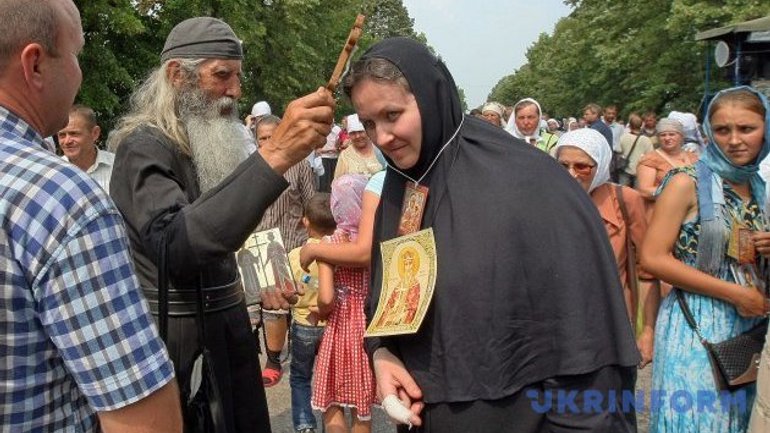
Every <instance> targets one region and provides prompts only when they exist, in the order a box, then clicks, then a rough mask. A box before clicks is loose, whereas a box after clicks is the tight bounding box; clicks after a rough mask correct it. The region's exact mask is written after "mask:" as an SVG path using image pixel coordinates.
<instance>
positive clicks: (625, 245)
mask: <svg viewBox="0 0 770 433" xmlns="http://www.w3.org/2000/svg"><path fill="white" fill-rule="evenodd" d="M554 153H555V156H556V159H557V160H558V161H559V163H560V164H561V165H562V166H564V168H566V169H567V170H568V171H569V174H570V175H572V177H574V178H575V180H577V182H578V183H579V184H580V186H581V187H582V188H583V189H584V190H585V191H586V192H587V193H588V194H589V195H590V196H591V201H593V202H594V204H595V205H596V208H597V209H598V210H599V215H600V216H601V217H602V221H603V222H604V227H605V228H606V229H607V235H608V236H609V238H610V245H611V246H612V251H613V253H615V262H616V263H617V266H618V273H619V274H620V281H621V283H622V284H623V293H624V295H625V299H626V308H627V310H628V316H629V318H630V320H631V323H632V324H636V316H637V309H638V303H639V301H641V305H642V317H643V319H644V322H643V328H642V330H641V332H640V333H639V337H638V338H637V346H638V347H639V351H640V352H641V354H642V363H641V364H640V366H642V367H643V366H645V365H646V364H648V363H649V362H650V361H651V360H652V348H653V336H654V335H653V334H654V330H655V315H656V314H657V312H658V303H659V301H660V299H659V290H658V287H657V285H658V284H657V281H656V280H654V279H653V278H652V277H651V276H649V275H648V274H646V273H644V272H641V269H638V266H637V258H638V256H637V255H636V254H635V252H636V251H638V250H639V249H640V247H641V244H642V239H643V238H644V234H645V232H646V230H647V219H646V217H645V212H644V208H645V205H644V200H643V199H642V197H641V196H640V195H639V193H638V192H636V191H635V190H633V189H631V188H628V187H626V186H622V187H621V186H620V185H616V184H613V183H610V182H609V180H610V159H611V157H612V155H611V152H610V147H609V145H608V143H607V139H606V138H604V136H602V134H600V133H598V132H597V131H596V130H593V129H588V128H584V129H578V130H575V131H572V132H567V133H565V134H564V135H562V137H561V139H559V144H557V145H556V147H555V148H554ZM637 272H638V274H637ZM637 275H638V276H640V277H641V278H642V279H641V281H639V282H637ZM637 287H638V293H635V291H636V289H637Z"/></svg>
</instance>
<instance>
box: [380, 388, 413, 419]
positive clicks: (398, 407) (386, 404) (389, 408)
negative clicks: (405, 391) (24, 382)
mask: <svg viewBox="0 0 770 433" xmlns="http://www.w3.org/2000/svg"><path fill="white" fill-rule="evenodd" d="M382 408H383V409H385V412H386V413H387V414H388V416H389V417H391V418H393V419H394V420H395V421H397V422H399V423H401V424H408V425H409V426H410V427H411V425H412V423H411V422H410V421H409V419H410V418H411V417H412V411H411V410H409V408H408V407H406V406H404V404H403V403H401V400H399V399H398V397H396V396H395V395H394V394H390V395H388V396H386V397H385V398H384V399H383V400H382Z"/></svg>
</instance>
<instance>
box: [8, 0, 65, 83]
mask: <svg viewBox="0 0 770 433" xmlns="http://www.w3.org/2000/svg"><path fill="white" fill-rule="evenodd" d="M0 23H1V24H2V27H3V29H4V30H3V37H2V38H0V73H1V72H4V71H5V69H6V67H8V64H9V62H10V60H11V58H12V57H13V56H14V54H15V53H16V51H18V50H19V49H20V48H21V47H23V46H25V45H27V44H30V43H39V44H40V45H42V46H43V48H45V50H46V51H47V52H48V54H49V55H51V56H53V57H57V56H58V52H57V50H56V48H57V47H56V42H57V37H56V35H57V34H58V32H59V27H60V26H59V24H60V18H59V17H58V16H57V12H56V8H55V7H54V5H52V4H51V2H50V1H47V0H46V1H30V0H0Z"/></svg>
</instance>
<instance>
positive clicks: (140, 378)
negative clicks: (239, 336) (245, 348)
mask: <svg viewBox="0 0 770 433" xmlns="http://www.w3.org/2000/svg"><path fill="white" fill-rule="evenodd" d="M0 220H2V230H0V353H2V356H0V431H3V432H6V431H7V432H22V431H23V432H28V431H40V432H64V431H67V432H69V431H78V432H95V431H98V420H97V417H96V413H95V412H96V411H109V410H115V409H119V408H121V407H124V406H126V405H129V404H131V403H134V402H136V401H138V400H140V399H142V398H144V397H146V396H147V395H149V394H151V393H152V392H154V391H155V390H157V389H159V388H161V387H162V386H163V385H165V384H166V383H168V382H169V381H170V380H171V379H172V378H173V377H174V371H173V366H172V364H171V362H170V361H169V358H168V354H167V352H166V350H165V346H164V345H163V342H162V341H161V340H160V338H159V337H158V334H157V331H156V328H155V325H154V324H153V321H152V316H150V314H149V311H148V308H147V302H146V301H145V300H144V298H143V297H142V295H141V291H140V288H139V283H138V281H137V279H136V277H135V275H134V269H133V265H132V261H131V256H130V252H129V246H128V239H127V238H126V235H125V232H124V229H123V225H122V218H121V217H120V214H119V213H118V211H117V210H116V209H115V207H114V205H113V204H112V201H111V200H110V199H109V197H108V196H107V194H106V193H105V192H104V191H103V190H102V189H101V188H99V187H98V186H97V184H96V183H95V182H94V180H93V179H91V178H90V177H89V176H88V175H86V174H85V173H83V172H82V171H81V170H78V169H77V168H76V167H74V166H72V165H69V164H65V163H63V162H62V160H61V159H60V158H59V157H57V156H56V155H55V154H53V153H51V152H50V151H48V150H46V148H45V144H44V143H43V138H42V137H41V136H40V135H39V134H38V133H37V132H35V131H34V130H33V129H32V128H31V127H30V126H29V125H28V124H27V123H25V122H24V121H23V120H21V119H20V118H18V117H17V116H15V115H14V114H12V113H10V112H9V111H8V110H6V109H5V108H3V107H0Z"/></svg>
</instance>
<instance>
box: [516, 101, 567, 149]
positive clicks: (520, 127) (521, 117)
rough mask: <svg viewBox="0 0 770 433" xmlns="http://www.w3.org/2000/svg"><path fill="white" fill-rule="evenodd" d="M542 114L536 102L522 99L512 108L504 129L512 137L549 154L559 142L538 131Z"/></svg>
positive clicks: (548, 134)
mask: <svg viewBox="0 0 770 433" xmlns="http://www.w3.org/2000/svg"><path fill="white" fill-rule="evenodd" d="M542 112H543V110H541V109H540V104H538V102H537V101H535V100H534V99H532V98H524V99H522V100H521V101H519V102H517V103H516V104H515V105H514V106H513V114H512V115H511V118H510V119H508V125H507V126H506V127H505V129H506V130H507V131H508V132H510V133H511V134H512V135H513V136H514V137H516V138H520V139H522V140H524V141H525V142H527V143H529V144H531V145H533V146H535V147H537V148H538V149H540V150H542V151H543V152H546V153H549V152H550V151H551V149H553V146H555V145H556V143H557V142H558V141H559V137H558V136H557V135H555V134H551V133H550V132H546V131H542V130H541V129H540V123H541V122H540V116H541V115H542Z"/></svg>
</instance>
